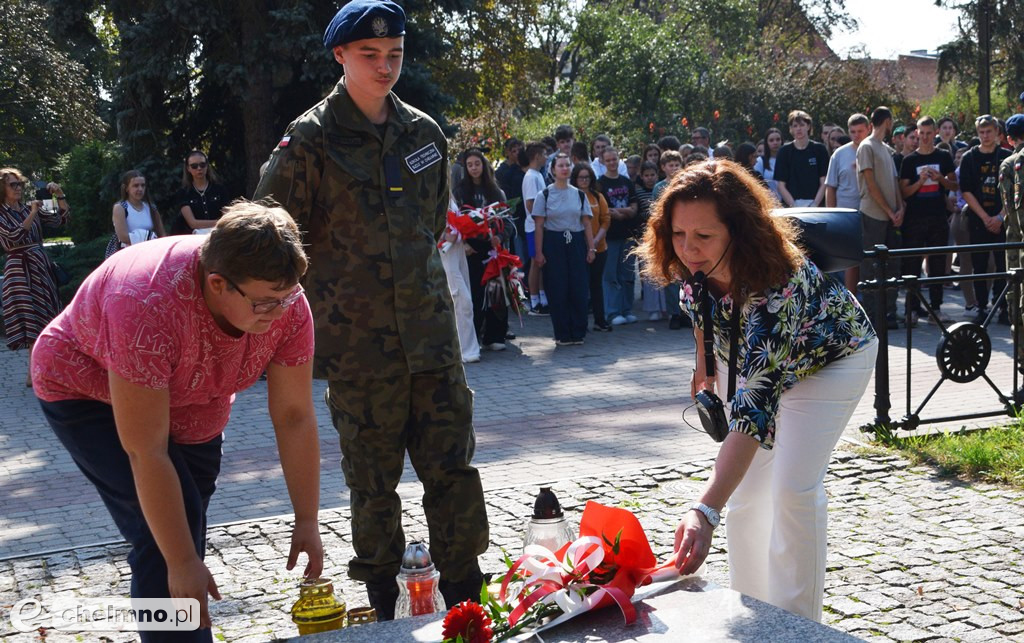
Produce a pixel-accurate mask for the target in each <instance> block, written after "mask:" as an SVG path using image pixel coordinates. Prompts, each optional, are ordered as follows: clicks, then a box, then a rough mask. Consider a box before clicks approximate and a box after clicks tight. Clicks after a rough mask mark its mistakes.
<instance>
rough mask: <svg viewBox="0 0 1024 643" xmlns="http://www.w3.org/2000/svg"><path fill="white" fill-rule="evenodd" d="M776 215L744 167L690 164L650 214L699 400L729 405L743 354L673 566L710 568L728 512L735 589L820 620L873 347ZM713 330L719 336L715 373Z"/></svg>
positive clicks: (854, 307)
mask: <svg viewBox="0 0 1024 643" xmlns="http://www.w3.org/2000/svg"><path fill="white" fill-rule="evenodd" d="M774 205H775V204H774V199H773V198H772V196H771V193H770V192H769V191H768V189H767V188H765V187H764V186H763V185H761V184H760V183H759V182H758V180H757V179H756V178H754V177H753V176H752V175H751V174H750V173H749V172H747V171H746V170H745V169H744V168H743V167H742V166H740V165H739V164H737V163H733V162H732V161H719V160H713V161H706V162H702V163H697V164H694V165H691V166H689V167H687V168H685V169H684V170H682V171H681V172H680V173H679V174H678V175H676V177H675V178H674V179H673V180H672V182H671V184H670V185H669V186H668V188H667V189H666V190H665V191H664V192H662V194H661V195H660V197H659V198H658V200H657V202H656V203H655V204H654V206H652V209H651V217H650V220H649V222H648V226H647V231H646V233H645V235H644V239H643V244H642V245H641V246H640V247H639V248H638V254H639V255H640V257H641V258H642V259H643V265H644V272H645V276H646V277H647V278H648V279H651V280H653V281H655V282H657V283H661V284H667V283H669V282H673V281H683V287H682V295H681V300H682V305H683V306H684V308H685V309H686V312H687V314H688V315H689V316H690V317H691V319H692V320H693V325H694V335H695V337H696V340H697V368H696V370H695V372H694V374H693V379H692V381H691V385H690V391H691V394H692V395H694V396H695V397H696V394H697V392H698V391H700V390H704V391H708V392H712V393H713V392H714V391H715V388H716V384H717V385H718V392H719V393H720V394H721V395H722V396H723V397H727V396H726V395H725V394H726V391H727V390H730V389H732V386H731V385H730V384H729V383H728V381H729V379H731V378H730V373H729V370H730V369H729V367H728V364H729V363H730V355H729V353H730V352H732V351H733V350H735V358H734V359H735V365H736V374H737V377H736V378H735V392H734V393H733V394H732V395H731V396H730V399H726V400H725V408H726V409H727V414H728V416H729V417H730V419H729V432H728V434H727V436H726V438H725V440H724V441H723V442H722V446H721V450H720V451H719V453H718V458H717V459H716V461H715V465H714V470H713V472H712V474H711V476H710V478H709V481H708V483H707V485H706V486H705V488H704V491H703V493H702V494H701V496H700V497H699V499H698V502H697V503H696V504H694V505H693V507H692V508H691V510H690V511H687V512H686V514H685V515H684V516H683V517H682V520H681V522H680V523H679V526H678V528H677V529H676V534H675V550H676V553H677V559H676V565H677V566H678V567H680V568H681V569H682V571H683V572H684V573H692V572H693V571H695V570H696V569H697V568H698V567H699V566H700V564H701V563H702V562H703V561H704V559H705V557H706V556H707V553H708V549H709V548H710V546H711V536H712V533H713V531H714V529H715V527H717V526H718V523H719V519H720V512H721V511H722V509H723V508H725V507H726V505H728V509H729V522H728V529H727V534H726V536H727V539H728V552H729V574H730V578H731V585H732V588H733V589H735V590H737V591H740V592H743V593H744V594H749V595H751V596H754V597H755V598H759V599H761V600H764V601H767V602H769V603H772V604H773V605H777V606H779V607H781V608H783V609H786V610H789V611H791V612H794V613H796V614H800V615H802V616H805V617H807V618H810V619H812V620H819V621H820V620H821V609H822V597H823V594H824V580H825V540H826V530H825V522H826V498H825V489H824V486H823V480H824V477H825V470H826V468H827V466H828V462H829V456H830V454H831V453H832V449H833V447H834V446H835V444H836V442H837V441H838V440H839V436H840V435H841V434H842V432H843V429H844V428H845V427H846V424H847V422H849V420H850V417H851V416H852V414H853V411H854V409H855V408H856V406H857V403H858V402H859V401H860V398H861V396H862V395H863V393H864V390H865V388H866V387H867V383H868V380H869V378H870V376H871V372H872V368H873V366H874V363H875V355H876V352H877V339H876V338H875V332H874V330H873V329H872V327H871V324H870V322H869V321H868V318H867V316H866V315H865V314H864V311H863V310H862V309H861V307H860V306H859V305H858V303H857V301H856V299H855V298H854V297H853V296H852V295H851V294H850V292H849V291H848V290H846V288H845V287H844V286H843V285H842V284H840V283H839V282H837V281H835V280H833V279H831V278H828V277H826V276H825V275H824V274H823V273H822V272H821V271H820V270H818V267H817V266H815V265H814V264H813V263H812V262H811V261H810V260H809V259H807V257H805V256H804V254H803V252H802V251H801V249H800V247H799V246H798V244H797V234H796V228H795V226H794V224H793V223H792V222H791V221H790V220H789V219H786V218H780V217H774V216H772V208H773V207H774ZM695 291H696V292H695ZM706 307H709V308H706ZM701 309H703V310H705V311H708V312H706V313H705V314H704V315H702V314H698V311H699V310H701ZM705 315H707V317H705ZM705 319H709V320H710V322H711V324H712V327H711V328H706V327H705V321H704V320H705ZM704 333H712V335H713V338H714V339H713V346H714V349H713V350H714V353H715V358H717V366H716V369H715V371H716V372H714V373H708V372H706V371H705V360H704V357H705V353H704V351H705V349H704Z"/></svg>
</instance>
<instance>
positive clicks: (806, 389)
mask: <svg viewBox="0 0 1024 643" xmlns="http://www.w3.org/2000/svg"><path fill="white" fill-rule="evenodd" d="M877 353H878V342H877V340H875V341H872V343H871V344H869V345H868V346H865V347H864V348H862V349H861V350H860V351H858V352H856V353H854V354H853V355H847V356H846V357H844V358H842V359H839V360H837V361H835V362H833V363H831V364H829V365H828V366H826V367H825V368H823V369H821V370H820V371H818V372H817V373H815V374H814V375H811V376H810V377H808V378H807V379H805V380H803V381H801V382H799V383H798V384H796V386H794V387H793V388H791V389H790V390H788V391H786V392H785V393H783V394H782V399H781V402H780V405H779V414H778V416H777V418H776V429H775V447H774V448H773V449H772V450H770V451H769V450H766V449H758V451H757V454H756V455H755V456H754V461H753V462H752V463H751V465H750V469H748V470H747V473H746V475H745V476H744V477H743V480H742V482H740V485H739V486H738V487H737V488H736V491H735V492H734V493H733V494H732V497H731V498H730V499H729V502H728V503H727V505H726V507H727V510H728V511H727V514H726V516H727V517H726V537H727V540H728V553H729V578H730V583H731V586H732V589H734V590H736V591H738V592H741V593H743V594H747V595H749V596H753V597H754V598H758V599H760V600H762V601H765V602H767V603H771V604H772V605H775V606H777V607H781V608H782V609H784V610H787V611H790V612H793V613H794V614H799V615H800V616H804V617H806V618H809V619H811V620H813V621H818V622H820V621H821V607H822V598H823V596H824V592H825V549H826V541H827V532H826V518H827V514H826V508H827V504H828V501H827V499H826V497H825V485H824V480H825V470H826V469H827V468H828V462H829V457H830V456H831V454H832V449H833V448H834V447H835V445H836V443H837V442H838V441H839V436H840V435H842V433H843V429H845V428H846V425H847V423H848V422H849V421H850V417H851V416H852V415H853V412H854V410H855V409H856V408H857V404H858V403H859V402H860V399H861V397H862V396H863V395H864V390H865V389H866V388H867V385H868V380H869V379H870V378H871V373H872V371H873V369H874V366H875V356H876V355H877ZM723 366H725V367H726V368H725V370H724V372H723V369H722V367H723ZM718 369H719V372H718V381H719V382H726V383H727V382H728V379H727V378H728V374H729V372H728V366H727V365H726V364H723V363H721V362H719V364H718ZM725 386H728V384H725ZM719 390H722V389H719Z"/></svg>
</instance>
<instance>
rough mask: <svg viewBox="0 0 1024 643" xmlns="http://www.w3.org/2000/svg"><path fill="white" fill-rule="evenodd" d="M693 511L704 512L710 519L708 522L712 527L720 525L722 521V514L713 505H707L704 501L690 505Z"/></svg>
mask: <svg viewBox="0 0 1024 643" xmlns="http://www.w3.org/2000/svg"><path fill="white" fill-rule="evenodd" d="M690 510H691V511H699V512H701V513H702V514H704V517H705V518H707V519H708V523H709V524H710V525H711V528H712V529H715V528H716V527H718V524H719V523H720V522H722V514H720V513H718V511H717V510H716V509H714V508H712V507H709V506H707V505H705V504H704V503H701V502H698V503H697V504H695V505H693V506H692V507H690Z"/></svg>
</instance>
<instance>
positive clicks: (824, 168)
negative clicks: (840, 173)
mask: <svg viewBox="0 0 1024 643" xmlns="http://www.w3.org/2000/svg"><path fill="white" fill-rule="evenodd" d="M827 172H828V150H826V149H825V146H824V145H822V144H821V143H819V142H817V141H810V142H809V143H808V145H807V147H805V148H804V149H802V150H798V149H797V148H796V145H795V144H793V142H792V141H790V142H789V143H786V144H785V145H783V146H782V149H780V150H779V156H778V158H776V159H775V176H774V177H773V178H774V179H775V180H776V181H785V182H786V189H787V190H788V191H789V194H790V195H791V196H792V197H793V198H794V199H813V198H814V197H815V196H816V195H817V194H818V187H819V186H820V185H821V181H820V179H821V178H822V177H823V176H825V174H826V173H827Z"/></svg>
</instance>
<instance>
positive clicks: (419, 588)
mask: <svg viewBox="0 0 1024 643" xmlns="http://www.w3.org/2000/svg"><path fill="white" fill-rule="evenodd" d="M440 578H441V574H440V573H438V571H437V570H436V569H435V568H434V563H433V562H432V561H431V560H430V552H429V551H427V546H426V545H425V544H424V543H422V542H420V541H413V542H411V543H409V546H408V547H406V548H405V554H404V555H403V556H402V567H401V568H400V571H399V572H398V578H397V579H396V580H397V582H398V601H397V602H396V603H395V618H406V617H409V616H420V615H421V614H433V613H434V612H444V610H445V606H444V598H442V597H441V590H440V588H439V586H438V582H439V580H440Z"/></svg>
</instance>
